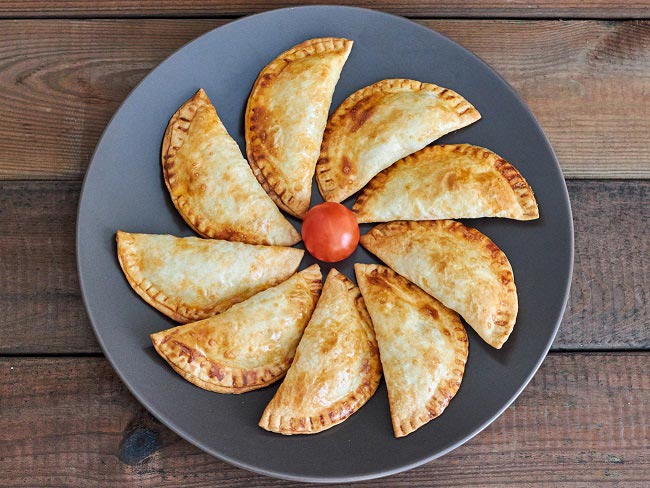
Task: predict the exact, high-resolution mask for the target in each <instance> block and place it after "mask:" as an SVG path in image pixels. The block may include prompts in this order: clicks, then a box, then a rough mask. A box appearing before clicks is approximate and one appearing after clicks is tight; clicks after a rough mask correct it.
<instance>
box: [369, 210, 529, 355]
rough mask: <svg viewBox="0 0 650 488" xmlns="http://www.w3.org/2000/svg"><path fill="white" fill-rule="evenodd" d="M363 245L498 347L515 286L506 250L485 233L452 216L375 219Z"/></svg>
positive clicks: (507, 327) (511, 313)
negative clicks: (447, 218)
mask: <svg viewBox="0 0 650 488" xmlns="http://www.w3.org/2000/svg"><path fill="white" fill-rule="evenodd" d="M360 242H361V245H362V246H363V247H365V248H366V249H367V250H368V251H370V252H371V253H373V254H375V255H376V256H377V257H378V258H379V259H381V260H382V261H383V262H384V263H386V264H387V265H388V266H390V267H391V268H392V269H393V270H395V271H396V272H398V273H399V274H401V275H402V276H404V277H405V278H407V279H408V280H410V281H412V282H413V283H415V284H416V285H418V286H419V287H420V288H422V289H423V290H424V291H426V292H427V293H429V294H430V295H431V296H433V297H435V298H437V299H438V300H440V301H441V302H442V303H443V305H445V306H446V307H448V308H451V309H452V310H455V311H456V312H458V313H459V314H460V315H461V316H462V317H463V318H464V319H465V320H466V321H467V323H468V324H469V325H470V326H471V327H472V328H473V329H474V330H475V331H476V332H477V333H478V335H480V336H481V337H482V338H483V340H485V342H487V343H488V344H490V345H491V346H493V347H495V348H496V349H500V348H501V346H503V344H504V343H505V342H506V340H507V339H508V337H509V336H510V333H511V332H512V329H513V327H514V325H515V321H516V319H517V311H518V300H517V288H516V286H515V280H514V276H513V273H512V267H511V266H510V263H509V262H508V258H507V257H506V255H505V254H504V253H503V251H501V249H499V248H498V247H497V245H496V244H494V243H493V242H492V241H491V240H490V239H489V238H488V237H487V236H485V235H484V234H482V233H481V232H479V231H478V230H476V229H473V228H471V227H466V226H464V225H463V224H461V223H460V222H456V221H454V220H426V221H420V222H414V221H397V222H388V223H384V224H379V225H377V226H375V227H374V228H373V229H372V230H371V231H370V232H368V233H367V234H365V235H363V236H361V239H360Z"/></svg>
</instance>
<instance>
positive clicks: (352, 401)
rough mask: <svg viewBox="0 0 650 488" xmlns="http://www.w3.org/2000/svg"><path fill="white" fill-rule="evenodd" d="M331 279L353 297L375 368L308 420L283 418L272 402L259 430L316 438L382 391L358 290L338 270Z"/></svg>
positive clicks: (370, 367)
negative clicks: (345, 394)
mask: <svg viewBox="0 0 650 488" xmlns="http://www.w3.org/2000/svg"><path fill="white" fill-rule="evenodd" d="M330 273H331V274H332V277H333V278H335V279H337V280H339V281H340V282H341V283H343V284H344V285H345V287H346V291H347V292H348V293H351V295H352V299H353V301H354V304H355V307H356V309H357V311H358V312H359V317H360V318H361V322H362V324H363V326H364V327H365V328H366V332H368V331H369V332H370V333H371V334H372V336H371V337H370V338H369V339H372V340H370V344H371V352H370V357H369V361H372V362H374V363H375V364H368V372H367V377H366V378H364V380H363V381H362V382H361V383H360V385H359V387H358V388H357V389H356V390H355V391H354V392H352V393H351V394H350V395H348V396H347V397H346V398H345V399H342V400H340V401H338V402H336V403H335V404H333V405H331V406H330V407H329V408H327V409H326V410H324V411H322V412H319V413H316V414H314V415H312V416H309V417H284V416H283V415H278V414H276V413H274V412H271V411H270V409H269V407H270V406H271V403H272V402H273V400H271V402H270V403H269V405H267V407H266V408H265V409H264V413H263V414H262V418H261V419H260V421H259V424H258V425H259V426H260V427H261V428H263V429H265V430H268V431H270V432H276V433H278V434H283V435H293V434H317V433H318V432H322V431H324V430H327V429H330V428H332V427H334V426H335V425H338V424H340V423H341V422H343V421H344V420H346V419H347V418H348V417H350V416H351V415H352V414H353V413H355V412H357V411H358V410H359V409H360V408H361V407H363V406H364V405H365V404H366V402H368V400H370V398H372V396H373V395H374V394H375V392H376V391H377V388H378V387H379V380H380V379H381V371H382V370H381V362H380V359H379V347H378V346H377V339H376V337H375V332H374V329H373V328H372V322H371V320H370V315H368V311H367V310H366V307H365V304H364V302H363V297H362V296H361V291H360V290H359V288H358V287H357V286H356V285H355V284H354V283H353V282H352V281H350V280H349V279H348V278H347V277H346V276H345V275H343V274H341V273H339V272H338V271H337V270H336V269H334V268H332V270H331V271H330Z"/></svg>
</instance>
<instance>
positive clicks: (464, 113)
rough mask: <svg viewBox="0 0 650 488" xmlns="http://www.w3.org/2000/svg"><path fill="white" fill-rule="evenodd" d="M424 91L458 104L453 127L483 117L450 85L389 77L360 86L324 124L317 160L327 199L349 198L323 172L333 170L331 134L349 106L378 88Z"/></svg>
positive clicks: (320, 184)
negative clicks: (343, 195) (337, 191)
mask: <svg viewBox="0 0 650 488" xmlns="http://www.w3.org/2000/svg"><path fill="white" fill-rule="evenodd" d="M421 90H426V91H430V92H432V93H436V94H437V95H438V96H440V97H442V98H444V99H445V100H447V101H449V102H450V104H451V103H455V105H452V107H453V108H454V109H455V111H456V114H457V115H458V117H459V118H460V119H459V126H458V127H457V128H455V129H453V130H458V129H461V128H463V127H466V126H468V125H469V124H472V123H474V122H476V121H477V120H479V119H480V118H481V114H480V113H479V111H478V110H476V108H475V107H474V106H473V105H472V104H471V103H470V102H468V101H467V100H466V99H465V98H464V97H462V96H461V95H460V94H458V93H456V92H455V91H453V90H451V89H449V88H444V87H441V86H438V85H434V84H433V83H424V82H421V81H416V80H409V79H405V78H390V79H386V80H381V81H378V82H376V83H373V84H372V85H368V86H366V87H364V88H361V89H360V90H357V91H356V92H354V93H353V94H352V95H350V96H349V97H348V98H346V99H345V100H344V101H343V103H342V104H341V105H339V107H338V108H337V109H336V110H335V111H334V113H333V114H332V116H331V117H330V119H329V120H328V122H327V125H326V126H325V132H324V133H323V142H322V144H321V152H320V156H319V158H318V162H317V163H316V184H317V185H318V190H319V191H320V193H321V195H322V197H323V199H324V200H326V201H337V202H339V201H341V200H344V199H345V198H347V197H343V198H341V195H340V194H336V193H335V192H336V190H340V186H341V185H340V184H339V182H337V181H335V180H334V179H333V178H330V179H325V178H326V176H323V175H324V174H326V173H329V172H331V171H332V168H331V164H332V162H331V160H330V157H329V155H328V153H329V144H330V136H331V135H332V133H333V132H334V130H335V129H336V127H337V126H338V125H340V121H341V119H343V118H344V117H345V116H346V115H347V114H348V112H349V111H350V109H352V107H354V105H356V104H357V103H358V102H359V101H360V100H362V99H364V98H366V97H368V96H369V95H371V94H373V93H376V92H378V91H380V92H387V93H396V92H400V91H421ZM339 193H341V192H339ZM348 196H349V195H348Z"/></svg>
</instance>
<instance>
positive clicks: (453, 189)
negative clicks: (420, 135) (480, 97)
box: [352, 144, 539, 223]
mask: <svg viewBox="0 0 650 488" xmlns="http://www.w3.org/2000/svg"><path fill="white" fill-rule="evenodd" d="M352 211H353V212H354V213H355V215H356V217H357V220H358V221H359V222H360V223H365V222H390V221H393V220H439V219H467V218H480V217H504V218H510V219H517V220H532V219H536V218H538V217H539V212H538V209H537V202H536V201H535V196H534V195H533V191H532V189H531V188H530V186H529V185H528V183H527V182H526V180H525V179H524V177H523V176H522V175H521V174H520V173H519V171H517V169H516V168H515V167H514V166H512V165H511V164H510V163H508V162H507V161H506V160H504V159H503V158H502V157H500V156H499V155H497V154H495V153H493V152H492V151H490V150H488V149H485V148H482V147H479V146H472V145H470V144H451V145H440V146H428V147H425V148H424V149H422V150H420V151H418V152H416V153H415V154H412V155H410V156H407V157H405V158H404V159H401V160H400V161H398V162H397V163H395V164H393V165H392V166H390V167H388V168H386V169H385V170H384V171H382V172H381V173H379V174H378V175H377V176H375V177H374V178H373V179H372V180H371V181H370V183H368V184H367V185H366V187H365V188H364V189H363V191H362V192H361V193H360V194H359V196H358V197H357V201H356V202H355V204H354V207H353V209H352Z"/></svg>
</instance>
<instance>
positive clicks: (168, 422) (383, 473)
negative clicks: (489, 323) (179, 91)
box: [75, 5, 575, 483]
mask: <svg viewBox="0 0 650 488" xmlns="http://www.w3.org/2000/svg"><path fill="white" fill-rule="evenodd" d="M294 10H313V11H328V10H329V11H360V12H362V13H365V14H368V13H369V14H372V15H379V16H385V17H389V18H392V19H397V20H399V21H401V22H405V23H408V24H411V26H412V27H413V28H417V29H420V30H426V31H427V32H428V33H433V34H434V35H437V36H440V37H442V38H443V39H445V40H447V41H448V42H451V43H453V44H454V45H456V46H458V47H460V48H461V49H463V50H464V51H465V52H466V53H467V54H469V55H470V56H471V57H472V58H474V59H475V61H477V62H478V63H480V64H481V65H483V67H484V68H486V69H487V70H488V71H490V72H491V73H492V74H493V75H495V76H496V77H497V78H498V79H499V80H501V82H502V83H503V86H505V87H506V88H507V89H508V91H510V93H511V95H512V96H513V97H514V98H515V99H517V101H519V103H520V104H521V105H522V107H523V108H524V109H525V110H526V112H527V114H528V115H529V116H530V118H531V120H532V122H533V124H534V125H535V128H536V129H537V130H538V132H539V133H540V134H541V135H542V140H543V142H544V144H545V145H546V147H547V149H548V150H549V152H550V154H551V155H552V156H553V162H554V163H555V165H554V167H553V170H555V171H556V172H557V173H558V174H559V175H560V177H561V180H562V190H563V191H562V197H563V200H564V203H565V208H566V209H567V210H568V224H569V225H568V230H569V244H570V246H569V252H568V259H569V269H568V273H567V278H566V281H565V283H564V287H565V292H564V298H563V300H562V306H561V307H560V309H559V313H558V317H557V319H556V321H555V322H556V323H555V325H554V327H553V333H552V334H551V336H550V337H549V339H548V341H547V343H546V345H545V346H544V348H543V353H542V354H541V355H540V358H539V359H538V360H537V362H536V363H535V365H534V366H533V368H532V369H531V371H530V373H529V374H528V376H527V377H526V378H525V380H524V381H523V383H522V384H521V386H520V387H519V388H517V390H516V391H515V393H514V394H513V395H512V397H511V398H509V399H508V400H507V401H506V402H505V403H504V405H503V406H502V407H501V408H500V409H499V410H498V411H497V412H496V413H494V414H493V415H492V416H490V418H488V419H487V420H486V421H485V422H484V423H483V424H481V425H480V426H479V427H477V428H476V429H474V430H473V431H472V432H470V433H469V434H468V435H466V436H465V437H463V438H462V439H460V440H458V441H457V442H455V443H453V444H452V445H450V446H448V447H447V448H445V449H443V450H441V451H438V452H436V453H435V454H433V455H430V456H425V457H424V458H422V459H418V460H417V461H414V462H412V463H409V464H404V465H402V466H400V467H399V468H394V469H386V470H378V471H375V472H373V473H370V474H365V475H356V476H342V477H340V476H339V477H337V476H326V477H324V476H296V475H291V474H288V473H286V472H282V471H278V470H272V469H264V468H260V467H258V466H255V465H252V464H249V463H246V462H241V461H239V460H237V459H233V458H231V457H230V456H228V455H225V454H223V453H220V452H217V451H215V450H214V449H212V448H211V447H209V446H207V445H205V444H204V443H202V442H201V441H199V440H197V439H195V438H194V437H193V436H192V435H191V434H189V433H187V432H184V431H183V430H182V429H180V428H178V427H177V426H176V425H175V423H174V421H173V419H170V418H167V416H165V415H163V414H161V413H160V412H159V411H158V410H157V409H156V408H155V407H154V406H152V405H150V404H149V403H148V402H147V401H146V400H145V399H144V398H143V396H142V395H141V394H140V393H138V391H136V390H135V387H134V386H133V385H131V384H130V383H129V382H128V381H127V380H126V379H125V378H124V376H123V374H122V372H121V371H120V369H119V367H118V365H117V364H116V363H115V362H114V359H113V358H112V356H111V354H110V353H109V352H108V349H107V347H106V345H105V344H104V341H103V339H102V338H101V336H100V334H99V330H98V327H97V324H96V321H95V320H94V319H93V315H92V312H91V309H90V307H89V306H88V301H87V298H86V290H85V285H84V281H85V280H84V277H83V275H82V272H81V266H82V265H81V259H80V253H79V249H80V246H81V245H82V244H81V242H80V238H79V235H80V233H79V228H80V215H81V208H82V204H83V201H84V195H85V190H86V184H87V182H88V176H89V174H90V172H91V169H92V166H93V163H94V161H95V157H96V153H97V150H98V148H99V147H100V146H101V144H102V141H103V140H104V138H105V137H106V134H107V129H108V127H110V125H111V124H112V122H113V120H114V119H115V117H116V116H117V114H118V113H119V112H120V111H121V110H122V108H123V106H124V105H125V104H126V102H127V101H128V100H129V99H130V98H131V96H132V95H133V93H134V92H135V91H136V90H137V89H138V88H139V87H140V85H141V84H143V83H144V82H145V81H146V80H147V79H148V78H149V77H150V76H151V75H152V74H153V72H154V71H156V70H157V69H158V67H160V66H161V65H162V64H164V63H166V62H167V61H168V60H170V59H171V58H173V57H174V56H175V55H176V54H177V53H179V52H180V51H182V50H184V49H185V48H186V47H187V46H189V45H190V44H193V43H195V42H197V41H199V40H200V39H202V38H204V37H206V36H209V35H210V34H211V33H212V32H214V31H215V30H217V29H224V28H229V27H230V26H233V25H236V24H238V23H239V22H243V21H246V20H248V19H250V18H253V17H259V16H264V15H268V14H270V13H277V12H281V11H294ZM75 254H76V256H75V260H76V264H77V277H78V279H79V288H80V291H81V298H82V301H83V304H84V308H85V310H86V313H87V315H88V319H89V321H90V324H91V326H92V329H93V333H94V335H95V338H96V339H97V342H98V343H99V346H100V348H101V349H102V352H103V355H104V358H105V359H107V360H108V362H109V364H110V365H111V367H112V368H113V371H115V373H117V375H118V377H119V379H120V381H121V382H122V384H123V385H125V386H126V388H127V390H128V391H129V392H130V394H131V395H133V396H134V397H135V399H136V400H137V401H138V403H139V404H140V405H141V406H143V407H144V408H145V409H146V410H147V411H148V412H149V413H150V414H151V415H153V416H154V417H155V418H156V419H157V420H158V421H159V422H160V423H162V424H163V425H164V426H165V427H167V428H168V429H170V430H171V431H173V432H174V433H175V434H176V435H178V436H179V437H181V438H182V439H184V440H185V441H187V442H189V443H191V444H192V445H194V446H196V447H198V448H199V449H201V450H202V451H203V452H205V453H207V454H209V455H211V456H213V457H215V458H217V459H219V460H221V461H223V462H226V463H228V464H230V465H232V466H235V467H237V468H240V469H244V470H246V471H250V472H253V473H256V474H261V475H264V476H269V477H272V478H277V479H282V480H286V481H299V482H308V483H351V482H357V481H367V480H372V479H377V478H383V477H387V476H392V475H395V474H398V473H402V472H405V471H409V470H411V469H414V468H417V467H419V466H422V465H424V464H426V463H428V462H431V461H433V460H435V459H438V458H440V457H442V456H444V455H446V454H448V453H449V452H451V451H453V450H455V449H457V448H458V447H460V446H461V445H463V444H465V443H466V442H468V441H469V440H471V439H472V438H473V437H475V436H476V435H478V434H480V433H481V432H482V431H483V430H484V429H486V428H487V427H488V426H489V425H491V424H492V423H493V422H495V421H496V420H497V419H498V418H499V417H500V416H501V415H502V414H503V413H504V412H505V410H506V409H507V408H508V407H510V405H512V403H513V402H514V401H515V400H516V399H517V398H518V397H519V395H521V393H522V392H523V391H524V389H526V387H527V386H528V384H529V383H530V381H531V380H532V379H533V377H534V376H535V374H536V373H537V371H538V370H539V368H540V366H541V365H542V363H543V362H544V360H545V359H546V357H547V356H548V352H549V350H550V348H551V345H552V344H553V341H554V340H555V338H556V336H557V333H558V331H559V328H560V325H561V323H562V319H563V317H564V313H565V311H566V307H567V304H568V300H569V296H570V292H571V282H572V278H573V269H574V261H575V229H574V222H573V210H572V208H571V200H570V198H569V192H568V188H567V185H566V179H565V178H564V174H563V173H562V169H561V166H560V163H559V160H558V158H557V155H556V154H555V151H554V150H553V147H552V146H551V144H550V141H549V140H548V137H547V136H546V133H545V132H544V130H543V129H542V127H541V125H540V123H539V121H538V120H537V118H536V117H535V115H534V114H533V112H532V111H531V110H530V108H529V107H528V104H527V103H526V102H525V101H524V100H523V98H522V97H521V96H520V95H519V93H518V92H517V91H516V90H515V89H514V88H513V87H512V86H511V85H510V83H508V81H506V80H505V79H504V78H503V76H501V74H500V73H499V72H498V71H496V70H495V69H494V68H492V66H490V65H489V64H488V63H487V62H485V61H484V60H483V59H481V58H480V57H479V56H478V55H476V54H475V53H474V52H473V51H471V50H469V49H468V48H465V47H464V46H462V45H461V44H460V43H458V42H456V41H454V40H452V39H450V38H449V37H447V36H445V35H444V34H442V33H440V32H438V31H437V30H435V29H433V28H430V27H427V26H425V25H422V24H420V23H418V22H416V21H414V20H412V19H409V18H406V17H403V16H400V15H396V14H392V13H387V12H384V11H381V10H375V9H370V8H363V7H353V6H345V5H306V6H294V7H285V8H277V9H270V10H266V11H264V12H258V13H255V14H252V15H246V16H243V17H240V18H238V19H235V20H232V21H230V22H228V23H226V24H224V25H220V26H217V27H215V28H214V29H210V30H209V31H207V32H204V33H203V34H201V35H199V36H197V37H195V38H193V39H191V40H190V41H188V42H186V43H185V44H183V45H182V46H180V47H179V48H177V49H176V50H175V51H174V52H172V53H171V54H170V55H169V56H167V57H165V58H164V59H163V60H162V61H160V62H159V63H158V64H156V66H155V67H153V68H151V69H150V70H149V72H148V73H147V74H146V75H145V76H144V77H143V78H142V80H140V81H139V82H138V83H137V84H136V85H135V86H134V87H133V88H132V89H131V91H130V92H129V93H128V95H127V96H126V97H125V98H124V100H123V101H122V102H121V103H120V105H119V106H118V107H117V109H116V110H115V112H114V113H113V115H112V116H111V117H110V119H109V121H108V122H107V123H106V125H105V127H104V130H103V131H102V134H101V136H100V137H99V139H98V140H97V143H96V145H95V149H94V150H93V154H92V156H91V158H90V161H89V163H88V166H87V168H86V171H85V173H84V178H83V182H82V185H81V190H80V192H79V203H78V205H77V216H76V219H75Z"/></svg>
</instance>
